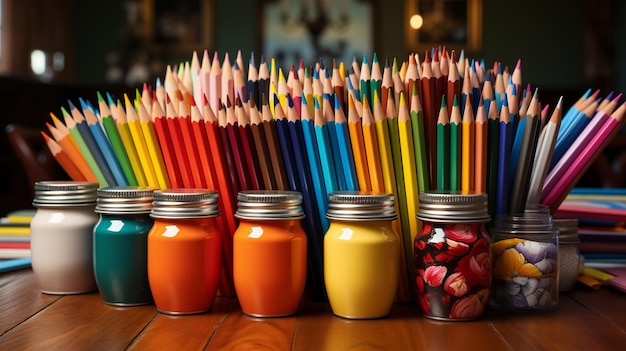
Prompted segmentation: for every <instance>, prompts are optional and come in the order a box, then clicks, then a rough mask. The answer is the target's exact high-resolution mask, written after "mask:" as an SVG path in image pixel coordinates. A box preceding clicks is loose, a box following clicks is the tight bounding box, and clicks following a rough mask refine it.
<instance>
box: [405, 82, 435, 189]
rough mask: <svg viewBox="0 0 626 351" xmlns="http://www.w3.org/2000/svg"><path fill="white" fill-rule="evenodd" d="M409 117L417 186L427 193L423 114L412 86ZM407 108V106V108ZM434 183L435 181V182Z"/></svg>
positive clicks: (414, 87) (428, 183)
mask: <svg viewBox="0 0 626 351" xmlns="http://www.w3.org/2000/svg"><path fill="white" fill-rule="evenodd" d="M411 101H412V102H411V104H410V106H411V107H410V112H409V113H410V116H411V130H412V133H413V136H412V138H413V149H414V151H413V153H414V155H415V168H416V171H417V175H416V176H417V184H418V188H419V191H427V190H430V189H431V184H430V180H429V177H428V162H427V158H426V139H425V136H424V114H423V111H422V104H421V102H420V99H419V96H418V95H417V86H415V85H413V93H412V94H411ZM407 107H408V106H407ZM435 181H436V180H435Z"/></svg>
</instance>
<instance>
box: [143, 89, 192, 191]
mask: <svg viewBox="0 0 626 351" xmlns="http://www.w3.org/2000/svg"><path fill="white" fill-rule="evenodd" d="M182 105H183V104H181V108H182ZM144 106H145V105H144V104H143V102H142V101H141V100H140V97H139V96H138V97H137V99H136V100H135V109H136V111H137V117H138V118H139V125H140V127H141V132H142V134H143V137H144V139H145V141H146V147H147V150H148V155H149V156H150V161H151V162H152V167H153V168H154V174H155V175H156V179H157V182H158V187H159V188H161V189H167V188H170V187H171V183H170V179H169V176H168V173H167V169H166V166H165V161H164V159H163V152H162V151H161V146H160V145H159V141H158V139H157V134H156V131H155V129H154V122H153V121H152V117H151V116H150V114H149V113H148V111H147V110H146V108H145V107H144ZM185 106H186V105H185ZM185 108H186V107H185Z"/></svg>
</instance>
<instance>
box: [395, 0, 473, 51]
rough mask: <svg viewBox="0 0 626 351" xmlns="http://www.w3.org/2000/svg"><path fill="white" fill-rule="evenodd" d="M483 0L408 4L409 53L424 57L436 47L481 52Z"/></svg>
mask: <svg viewBox="0 0 626 351" xmlns="http://www.w3.org/2000/svg"><path fill="white" fill-rule="evenodd" d="M482 6H483V5H482V0H405V12H404V13H405V16H404V22H405V25H404V26H405V40H406V43H405V45H406V48H407V50H408V51H409V52H413V53H418V54H419V55H420V56H423V55H424V52H425V51H426V50H430V49H431V48H433V47H435V46H444V45H445V46H446V48H447V49H448V51H449V50H452V49H454V50H456V51H457V52H459V51H460V50H461V49H463V50H464V51H465V52H466V53H476V52H478V51H480V50H482V21H483V8H482Z"/></svg>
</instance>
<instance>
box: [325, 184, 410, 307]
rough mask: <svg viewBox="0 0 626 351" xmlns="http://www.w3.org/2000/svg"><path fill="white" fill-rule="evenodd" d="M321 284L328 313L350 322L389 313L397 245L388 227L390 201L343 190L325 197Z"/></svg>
mask: <svg viewBox="0 0 626 351" xmlns="http://www.w3.org/2000/svg"><path fill="white" fill-rule="evenodd" d="M328 200H329V203H328V212H327V214H326V217H327V218H328V219H329V220H330V226H329V228H328V230H327V231H326V234H325V236H324V283H325V287H326V292H327V294H328V301H329V303H330V306H331V309H332V311H333V313H334V314H335V315H337V316H339V317H344V318H350V319H372V318H380V317H384V316H386V315H388V314H389V312H390V310H391V306H392V304H393V301H394V296H395V294H396V288H397V279H398V269H399V255H400V246H399V245H400V242H399V239H398V234H397V233H396V232H395V230H394V229H393V227H392V226H391V223H392V221H393V220H394V219H396V218H397V214H396V210H395V207H394V197H393V195H391V194H384V193H376V192H359V191H342V192H334V193H331V194H330V195H329V197H328Z"/></svg>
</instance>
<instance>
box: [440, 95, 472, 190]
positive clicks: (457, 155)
mask: <svg viewBox="0 0 626 351" xmlns="http://www.w3.org/2000/svg"><path fill="white" fill-rule="evenodd" d="M454 100H455V101H454V103H453V104H452V113H451V114H450V149H449V150H450V168H449V169H448V170H449V177H450V180H449V190H461V180H462V170H461V167H462V157H463V154H462V152H463V139H462V138H463V130H462V124H461V123H462V117H461V108H460V106H459V103H458V100H457V98H456V97H455V99H454ZM466 101H467V95H466ZM442 105H443V100H442ZM446 108H447V106H446Z"/></svg>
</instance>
